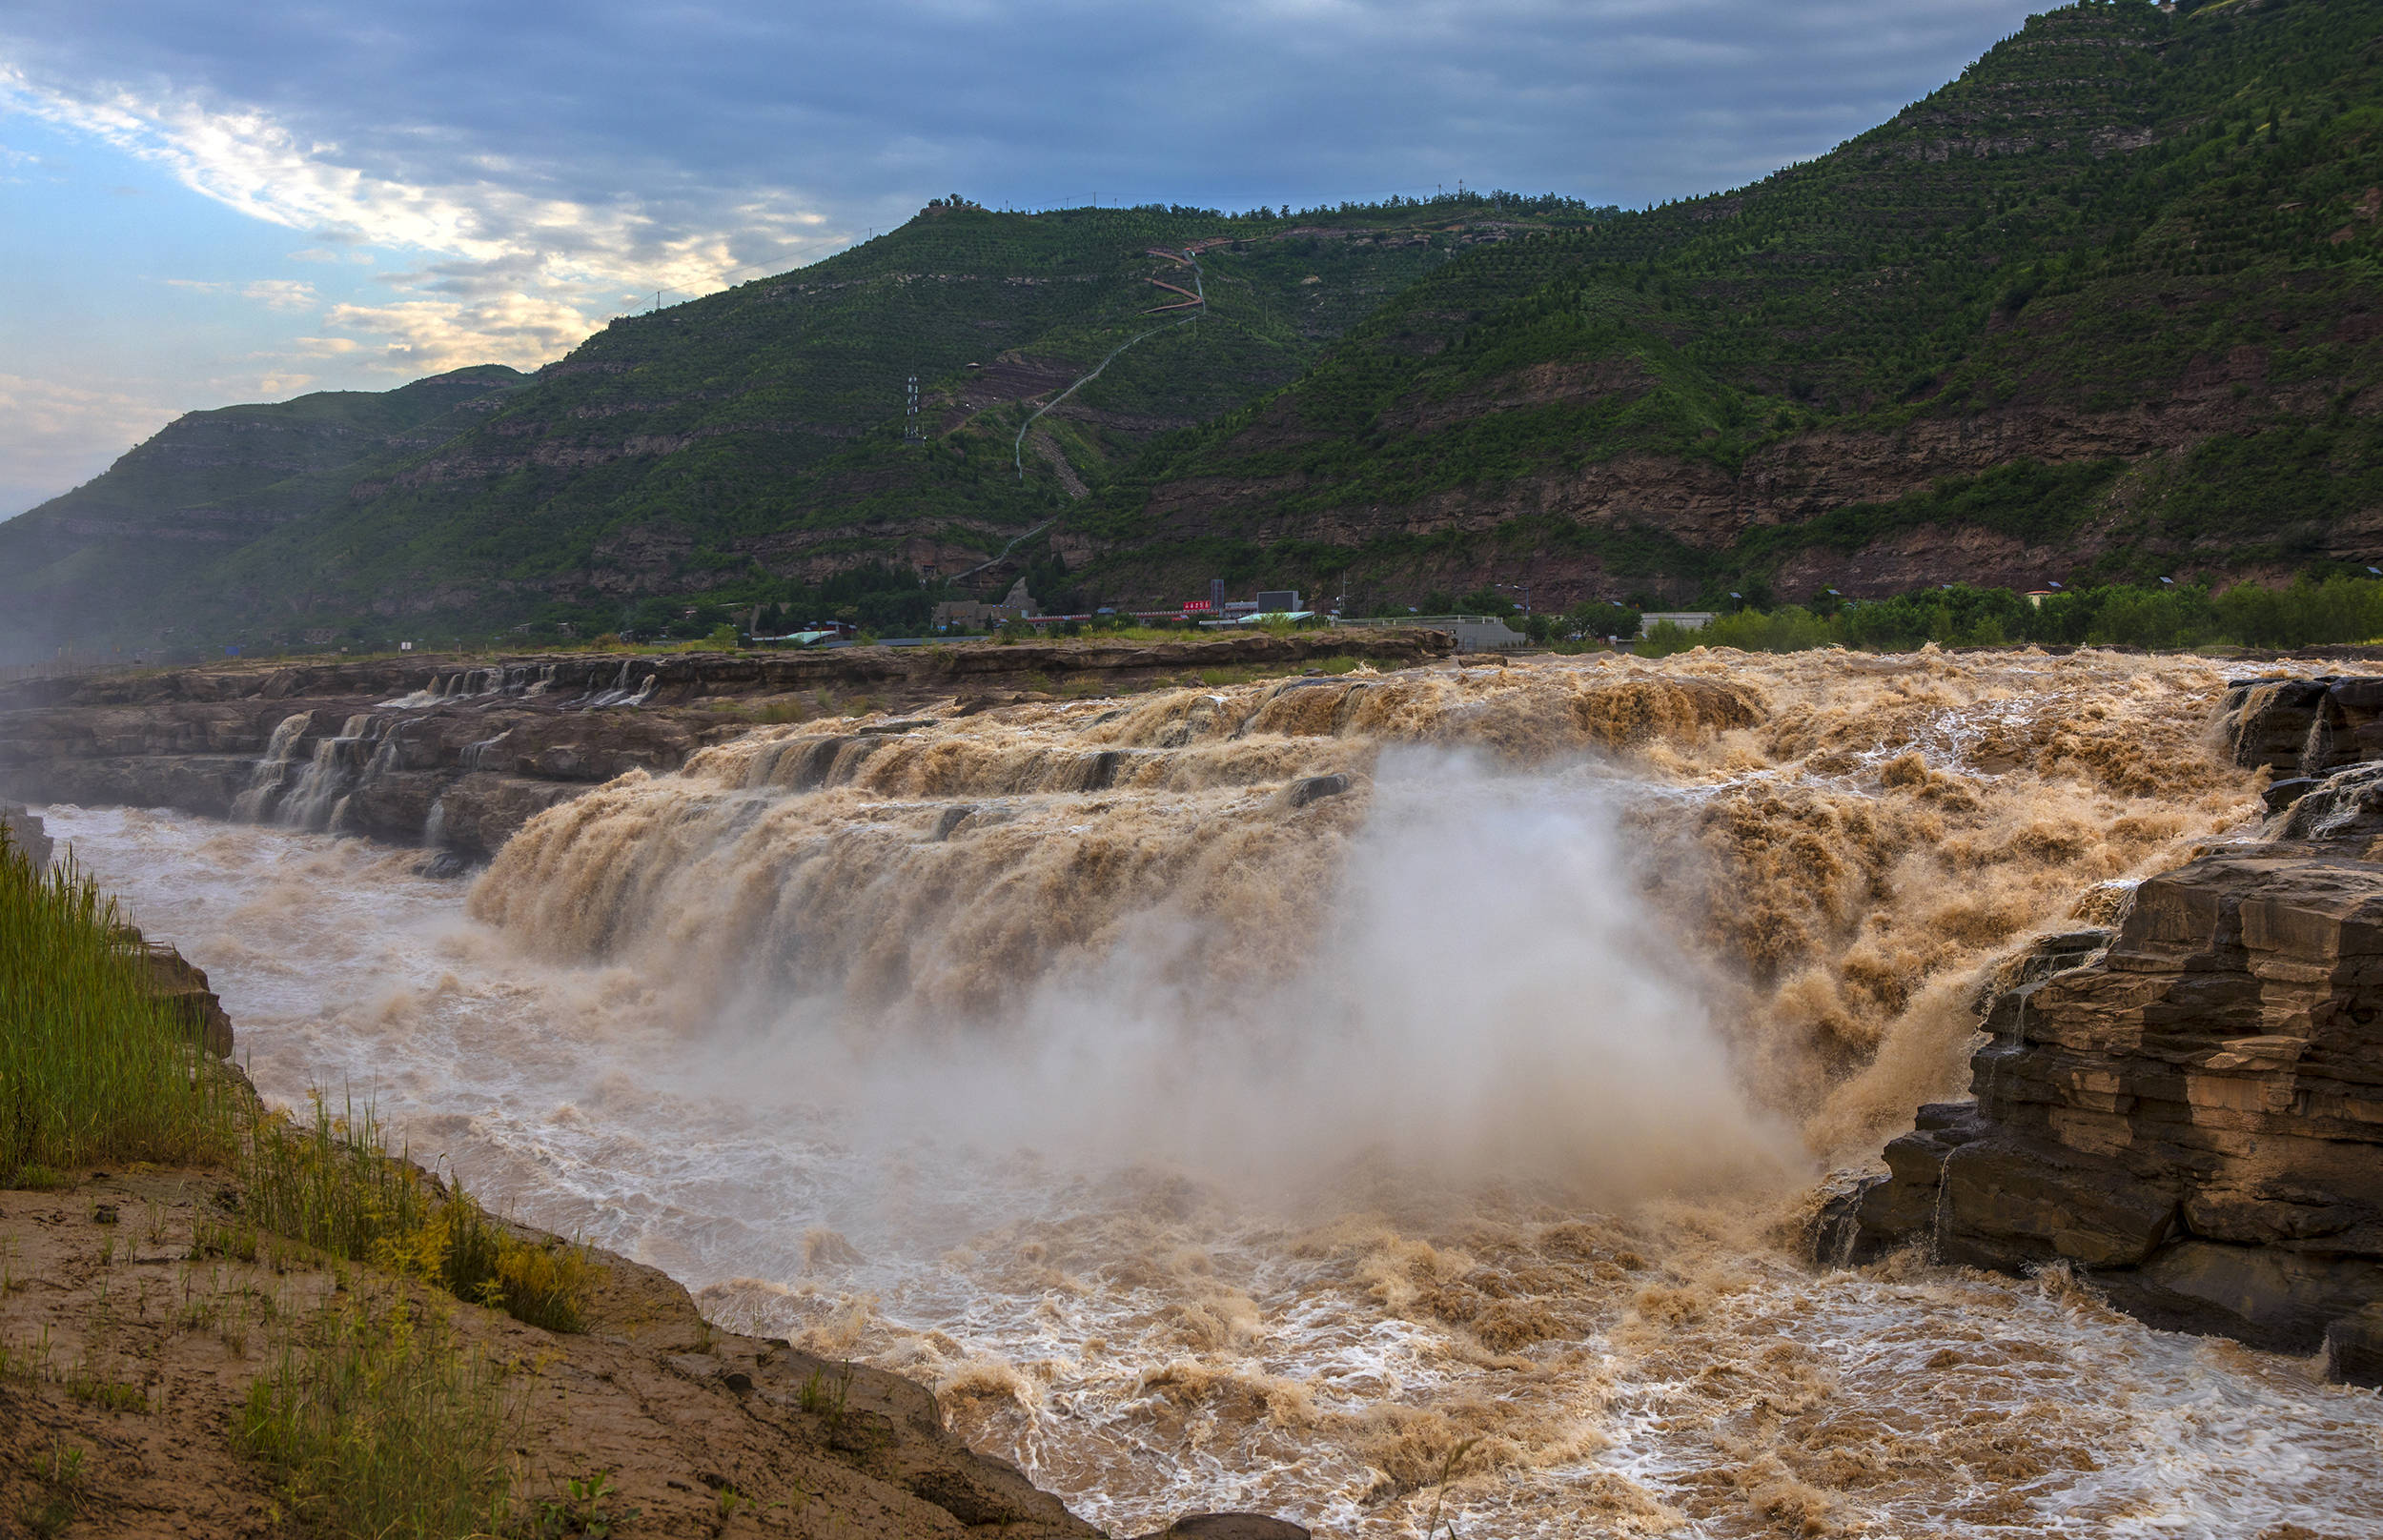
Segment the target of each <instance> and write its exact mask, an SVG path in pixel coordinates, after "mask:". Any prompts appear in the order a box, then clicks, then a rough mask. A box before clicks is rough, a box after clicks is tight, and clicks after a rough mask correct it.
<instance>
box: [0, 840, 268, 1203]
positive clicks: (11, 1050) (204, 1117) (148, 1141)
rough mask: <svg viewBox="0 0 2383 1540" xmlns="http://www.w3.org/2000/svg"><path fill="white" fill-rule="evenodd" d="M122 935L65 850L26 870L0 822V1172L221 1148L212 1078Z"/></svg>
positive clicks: (176, 1157) (184, 1155)
mask: <svg viewBox="0 0 2383 1540" xmlns="http://www.w3.org/2000/svg"><path fill="white" fill-rule="evenodd" d="M126 934H127V933H126V932H125V930H124V928H123V925H122V922H121V918H120V917H119V915H118V914H117V912H116V904H115V901H114V900H113V899H112V898H107V897H104V896H103V895H102V894H101V893H100V892H99V889H98V886H97V884H96V883H94V882H93V881H92V880H91V879H90V878H89V877H88V876H86V875H84V874H83V873H82V872H81V871H80V870H79V869H78V868H77V867H76V866H75V865H74V863H73V862H72V861H71V860H68V861H59V862H57V863H55V864H54V865H52V866H51V869H50V871H49V872H48V873H47V874H42V873H36V872H35V871H34V870H33V866H32V862H31V860H30V859H29V858H28V857H27V856H26V854H25V852H24V851H22V850H20V849H18V848H17V847H16V845H15V844H13V843H12V842H10V841H9V839H8V837H7V834H6V833H5V831H0V983H5V987H0V1185H11V1186H13V1185H27V1186H36V1187H52V1186H57V1185H62V1184H63V1180H64V1179H63V1178H62V1177H61V1176H60V1173H61V1172H62V1171H71V1170H74V1169H76V1168H78V1167H80V1166H83V1165H89V1164H90V1163H92V1162H93V1161H98V1160H103V1159H104V1160H147V1161H160V1162H183V1161H197V1160H205V1159H208V1158H211V1157H214V1156H216V1155H219V1154H221V1153H222V1152H223V1151H224V1149H225V1147H226V1145H227V1143H228V1141H227V1139H226V1132H227V1129H228V1127H229V1107H230V1098H229V1097H228V1095H227V1094H226V1088H225V1082H224V1079H223V1077H221V1076H219V1075H215V1074H212V1073H209V1072H208V1071H207V1069H206V1066H205V1064H204V1062H203V1056H202V1055H201V1053H200V1051H199V1048H198V1047H197V1045H196V1044H193V1042H192V1040H191V1037H190V1035H189V1033H188V1031H187V1030H186V1029H185V1028H184V1026H183V1024H182V1023H181V1022H180V1021H179V1020H177V1019H176V1018H175V1017H174V1015H173V1012H172V1011H171V1010H170V1009H169V1008H168V1007H167V1006H165V1005H163V1004H162V1003H159V1002H158V1000H157V999H156V997H155V996H154V995H153V993H152V992H151V990H150V987H149V983H148V971H147V967H146V964H145V962H143V960H142V959H140V958H138V957H136V956H135V955H134V954H133V953H132V951H131V950H130V949H129V948H128V947H127V946H126V944H125V941H124V937H125V935H126Z"/></svg>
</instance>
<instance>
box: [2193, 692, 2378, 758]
mask: <svg viewBox="0 0 2383 1540" xmlns="http://www.w3.org/2000/svg"><path fill="white" fill-rule="evenodd" d="M2218 725H2219V731H2220V732H2221V734H2222V735H2223V736H2224V737H2225V739H2226V740H2227V743H2228V746H2229V748H2230V750H2231V752H2232V755H2233V760H2234V762H2235V763H2236V764H2239V765H2243V766H2245V767H2255V766H2258V765H2268V766H2270V767H2271V768H2272V769H2274V770H2275V771H2276V772H2277V773H2278V774H2279V775H2290V776H2292V777H2294V778H2302V777H2314V776H2322V775H2324V774H2326V773H2327V772H2328V771H2332V770H2338V769H2340V768H2342V767H2343V766H2345V765H2351V764H2356V763H2359V762H2361V761H2363V760H2373V759H2377V758H2383V679H2375V678H2371V677H2366V676H2356V677H2343V678H2336V677H2333V676H2323V675H2321V676H2319V677H2317V678H2315V679H2287V678H2271V679H2230V680H2229V681H2228V682H2227V686H2226V702H2225V705H2224V707H2223V709H2222V711H2221V713H2220V716H2219V719H2218Z"/></svg>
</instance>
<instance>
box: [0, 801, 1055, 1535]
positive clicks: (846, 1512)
mask: <svg viewBox="0 0 2383 1540" xmlns="http://www.w3.org/2000/svg"><path fill="white" fill-rule="evenodd" d="M136 942H137V934H136V933H134V932H131V931H129V930H128V929H126V928H125V927H124V926H123V925H122V924H121V923H120V922H119V917H118V915H117V912H116V908H115V905H114V903H113V902H112V900H110V899H109V898H107V897H106V896H104V895H103V894H102V893H101V892H100V891H99V889H98V888H97V886H96V884H95V883H94V882H93V881H92V880H91V879H90V878H89V877H88V876H86V875H84V874H82V873H80V872H78V871H77V870H75V869H74V868H73V866H72V865H71V863H68V864H62V865H60V866H58V867H56V868H53V869H51V870H49V871H48V872H47V873H44V872H42V871H39V870H37V869H36V868H35V866H34V864H33V862H32V861H31V859H30V858H29V856H28V855H27V853H26V852H25V851H24V850H22V849H20V848H18V847H17V846H15V845H13V844H11V843H10V842H9V841H8V837H7V834H6V831H5V830H0V983H5V985H6V988H5V990H0V1106H5V1109H6V1113H5V1116H6V1121H5V1124H0V1136H5V1139H6V1143H5V1145H0V1388H4V1389H5V1391H6V1393H5V1394H0V1528H5V1529H7V1530H9V1532H11V1533H14V1532H24V1533H28V1534H31V1535H33V1536H37V1537H41V1540H49V1537H51V1536H56V1535H60V1534H64V1533H67V1532H69V1531H70V1530H71V1531H72V1532H75V1533H86V1534H116V1533H123V1534H132V1533H151V1532H155V1530H154V1523H155V1521H157V1520H159V1519H170V1520H171V1522H172V1523H173V1528H174V1530H175V1531H176V1532H178V1533H183V1534H188V1535H196V1536H202V1537H209V1540H213V1537H217V1536H221V1537H230V1536H233V1535H242V1536H245V1535H255V1534H281V1533H289V1534H311V1535H320V1536H332V1537H337V1540H447V1537H458V1540H459V1537H463V1536H489V1537H507V1540H510V1537H520V1540H532V1537H536V1540H546V1537H559V1536H563V1535H578V1534H590V1535H596V1534H604V1533H609V1532H651V1533H657V1534H664V1533H691V1532H702V1533H705V1534H718V1533H722V1532H725V1531H729V1530H735V1529H736V1528H738V1527H739V1525H740V1524H742V1525H743V1526H745V1527H747V1528H749V1527H750V1526H752V1525H753V1524H755V1523H758V1522H759V1521H760V1520H761V1519H763V1518H764V1517H766V1518H767V1519H768V1520H769V1522H770V1524H771V1525H772V1527H773V1528H774V1529H775V1530H778V1531H779V1532H786V1531H788V1530H791V1531H792V1532H795V1533H801V1534H817V1535H846V1534H862V1533H866V1534H889V1535H926V1534H945V1533H956V1532H957V1530H958V1525H957V1522H956V1521H955V1520H954V1519H953V1518H952V1516H951V1514H950V1513H949V1512H948V1511H947V1510H944V1509H943V1508H941V1507H939V1506H937V1499H936V1495H935V1494H941V1495H942V1500H943V1501H946V1502H951V1503H957V1504H962V1505H963V1506H967V1507H968V1508H969V1510H970V1511H972V1512H986V1513H990V1514H995V1515H999V1516H1000V1517H1001V1518H1002V1519H1003V1520H1006V1521H1007V1522H1008V1524H1009V1526H1010V1529H1011V1530H1012V1531H1013V1532H1016V1533H1019V1534H1023V1535H1045V1536H1056V1535H1068V1536H1087V1537H1089V1536H1090V1534H1091V1533H1092V1531H1091V1530H1089V1529H1088V1528H1086V1527H1084V1526H1082V1525H1080V1524H1077V1523H1075V1522H1074V1521H1073V1520H1072V1519H1070V1518H1069V1516H1068V1515H1067V1513H1066V1511H1065V1510H1063V1509H1061V1508H1060V1507H1059V1505H1058V1503H1057V1502H1056V1501H1055V1500H1053V1499H1050V1498H1048V1497H1045V1496H1044V1495H1043V1494H1041V1493H1039V1492H1036V1491H1034V1490H1033V1489H1032V1488H1030V1487H1029V1486H1028V1485H1027V1484H1026V1482H1025V1481H1024V1479H1023V1478H1022V1477H1020V1476H1018V1474H1017V1472H1016V1471H1015V1470H1014V1469H1009V1468H1008V1467H1006V1466H1002V1465H1000V1464H999V1463H998V1462H994V1461H989V1460H987V1459H984V1458H983V1457H981V1456H977V1455H974V1454H972V1453H970V1452H969V1451H968V1450H967V1449H965V1448H962V1447H960V1446H959V1445H958V1444H957V1443H956V1442H955V1441H952V1440H951V1439H949V1438H948V1437H947V1435H945V1434H943V1433H942V1432H941V1431H940V1427H939V1424H938V1423H937V1422H936V1421H935V1419H934V1418H933V1417H932V1415H931V1412H932V1404H931V1401H929V1402H928V1404H927V1412H928V1413H929V1415H927V1417H926V1418H925V1419H924V1420H923V1421H922V1420H921V1419H920V1417H919V1408H917V1407H915V1406H909V1405H905V1406H904V1407H903V1408H902V1409H903V1410H904V1412H905V1414H906V1416H907V1417H908V1418H909V1421H908V1422H907V1423H906V1424H905V1425H904V1426H903V1427H900V1428H896V1427H895V1426H894V1425H893V1423H892V1422H891V1421H889V1420H888V1418H887V1415H886V1412H887V1407H888V1397H889V1395H890V1396H892V1397H893V1398H895V1399H896V1400H899V1399H900V1398H901V1397H902V1396H903V1395H905V1394H910V1395H916V1396H923V1395H924V1392H906V1391H904V1390H902V1389H900V1388H894V1389H892V1390H890V1391H889V1389H888V1382H887V1379H886V1376H883V1375H879V1374H877V1373H875V1372H874V1371H871V1370H867V1369H859V1368H852V1367H850V1366H845V1367H843V1368H836V1367H834V1366H830V1365H827V1364H826V1363H825V1362H824V1361H822V1360H819V1359H816V1358H813V1357H812V1356H810V1355H808V1354H805V1353H800V1352H794V1351H791V1350H788V1349H785V1348H784V1345H783V1344H771V1343H767V1342H762V1341H757V1340H754V1339H749V1338H743V1337H738V1336H735V1335H734V1334H731V1333H723V1332H716V1331H714V1330H713V1329H712V1328H711V1327H709V1326H708V1325H706V1324H705V1323H703V1320H702V1319H701V1317H699V1316H698V1315H697V1314H696V1313H695V1310H694V1308H693V1307H692V1305H691V1304H690V1303H689V1302H688V1300H687V1298H686V1295H685V1292H684V1290H682V1289H681V1288H679V1287H678V1286H676V1285H675V1284H671V1283H670V1282H669V1281H668V1280H667V1279H664V1278H662V1275H660V1274H659V1273H655V1272H653V1271H652V1270H651V1269H648V1268H643V1267H640V1266H637V1265H636V1264H633V1263H628V1262H626V1261H624V1260H622V1259H620V1258H612V1257H604V1256H601V1255H600V1254H598V1253H596V1252H594V1251H592V1250H591V1249H590V1248H588V1247H586V1246H580V1245H571V1244H566V1243H564V1242H562V1241H560V1239H558V1238H555V1237H552V1236H547V1235H542V1234H540V1233H539V1232H536V1231H532V1230H527V1229H524V1228H522V1227H520V1226H515V1225H513V1224H510V1223H508V1222H506V1221H503V1220H500V1219H498V1218H496V1217H494V1216H492V1215H490V1214H488V1213H487V1212H486V1211H485V1210H484V1209H482V1208H481V1207H480V1206H479V1204H478V1203H476V1202H475V1201H474V1200H473V1199H472V1198H471V1197H469V1196H468V1195H467V1194H465V1193H464V1192H463V1191H461V1190H460V1189H459V1188H458V1187H456V1186H454V1185H450V1184H446V1183H442V1182H440V1181H439V1180H438V1179H437V1178H436V1177H434V1176H432V1175H431V1174H429V1173H427V1172H425V1171H423V1170H422V1169H421V1168H420V1167H419V1166H418V1165H414V1164H413V1163H412V1162H410V1161H408V1160H406V1159H404V1158H403V1157H402V1156H401V1155H393V1154H391V1153H389V1152H388V1150H387V1149H386V1147H385V1145H384V1142H383V1139H382V1135H381V1130H380V1129H379V1128H378V1127H377V1125H376V1123H375V1120H374V1117H373V1115H372V1112H371V1109H370V1108H369V1107H366V1108H362V1109H356V1108H350V1109H348V1110H347V1111H346V1112H345V1113H344V1114H342V1115H335V1114H334V1113H333V1112H332V1111H331V1109H330V1108H329V1107H328V1106H326V1105H325V1104H323V1103H322V1102H321V1101H320V1100H319V1099H317V1101H316V1104H315V1105H314V1107H313V1109H312V1112H311V1115H310V1116H309V1117H307V1118H305V1119H302V1120H295V1121H294V1120H291V1119H289V1118H287V1117H283V1116H279V1115H275V1114H273V1113H270V1112H268V1111H266V1110H265V1109H264V1108H263V1107H262V1106H261V1105H260V1104H259V1103H258V1102H257V1100H256V1098H255V1093H254V1092H253V1091H252V1090H250V1088H249V1086H248V1084H247V1083H246V1080H245V1077H244V1076H242V1075H241V1073H240V1072H239V1071H238V1070H236V1069H234V1068H233V1067H231V1066H230V1065H228V1064H225V1063H224V1062H222V1061H221V1060H218V1059H216V1058H214V1056H213V1055H211V1054H209V1053H207V1052H205V1051H204V1050H203V1049H202V1048H201V1047H200V1046H198V1045H197V1044H196V1043H195V1042H194V1041H193V1037H192V1035H191V1033H190V1031H189V1030H188V1028H187V1026H186V1024H185V1023H184V1022H183V1021H182V1020H181V1019H180V1018H178V1017H177V1016H176V1015H174V1014H173V1012H171V1011H169V1010H168V1009H166V1008H165V1007H164V1006H163V1005H161V1003H160V1002H159V1001H158V1000H157V999H156V998H154V997H153V994H152V993H151V989H150V986H149V983H148V981H147V975H146V973H145V971H144V964H143V962H142V961H141V955H142V954H141V951H140V948H139V947H138V945H137V944H135V943H136ZM94 1166H99V1167H102V1168H99V1169H93V1167H94ZM94 1243H95V1244H94ZM824 1386H832V1387H833V1393H832V1394H829V1393H827V1392H826V1391H824V1390H823V1389H822V1387H824ZM774 1407H783V1408H784V1410H783V1411H781V1412H776V1413H773V1410H772V1408H774ZM839 1440H841V1441H842V1442H841V1444H838V1442H837V1441H839ZM864 1466H866V1467H868V1468H869V1470H864V1469H863V1467H864ZM871 1471H874V1472H877V1473H874V1474H873V1473H870V1472H871ZM681 1478H683V1479H681ZM905 1482H907V1483H909V1484H910V1485H912V1486H915V1487H917V1488H919V1489H920V1493H921V1494H913V1493H912V1492H911V1491H910V1490H909V1489H908V1487H906V1486H905V1485H904V1483H905ZM955 1494H957V1495H955ZM971 1505H972V1506H971ZM633 1521H636V1522H635V1527H634V1528H631V1529H628V1530H625V1531H623V1530H622V1527H623V1526H628V1525H631V1524H632V1523H633Z"/></svg>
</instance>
